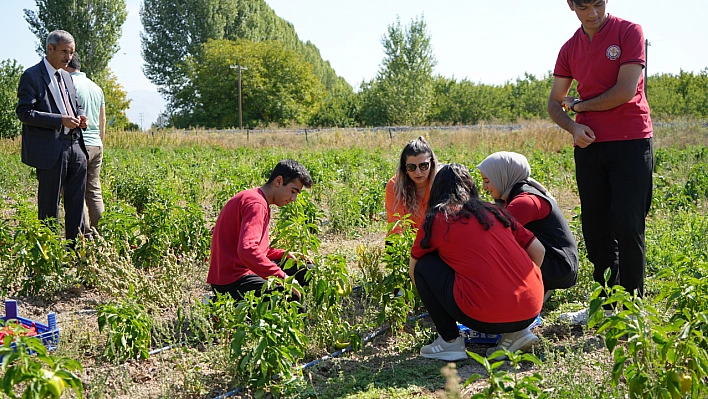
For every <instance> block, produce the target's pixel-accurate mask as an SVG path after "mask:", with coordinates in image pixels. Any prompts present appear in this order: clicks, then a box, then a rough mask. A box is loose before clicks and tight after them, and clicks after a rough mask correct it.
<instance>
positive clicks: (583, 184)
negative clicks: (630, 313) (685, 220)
mask: <svg viewBox="0 0 708 399" xmlns="http://www.w3.org/2000/svg"><path fill="white" fill-rule="evenodd" d="M653 169H654V148H653V145H652V140H651V139H642V140H627V141H613V142H605V143H594V144H591V145H589V146H588V147H586V148H580V147H575V173H576V179H577V182H578V193H579V194H580V206H581V211H582V223H583V237H584V239H585V245H586V247H587V251H588V259H589V260H590V262H592V264H593V266H594V269H595V270H594V272H593V278H594V279H595V281H597V282H598V283H600V284H602V285H605V284H607V285H609V286H614V285H621V286H622V287H624V288H625V289H626V290H627V291H628V292H636V293H637V294H638V295H643V294H644V274H645V268H646V248H645V239H644V238H645V237H644V232H645V219H646V216H647V214H648V213H649V208H650V206H651V197H652V171H653ZM607 269H610V279H609V280H608V281H605V277H604V273H605V271H606V270H607Z"/></svg>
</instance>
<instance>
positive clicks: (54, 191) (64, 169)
mask: <svg viewBox="0 0 708 399" xmlns="http://www.w3.org/2000/svg"><path fill="white" fill-rule="evenodd" d="M62 144H63V147H62V150H61V153H60V155H59V159H58V160H57V163H56V164H55V165H54V166H53V167H52V168H50V169H37V180H39V188H38V190H37V202H38V208H39V219H40V220H44V219H46V218H50V217H51V218H54V219H56V220H57V221H58V220H59V197H60V193H61V190H62V188H63V189H64V218H65V219H64V228H65V234H66V238H67V239H69V240H74V239H76V236H77V235H78V234H79V233H80V232H83V231H84V226H83V216H84V196H85V194H86V154H84V152H83V151H82V150H81V146H80V145H79V141H78V140H71V139H62Z"/></svg>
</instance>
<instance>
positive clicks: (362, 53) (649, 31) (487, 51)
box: [0, 0, 708, 128]
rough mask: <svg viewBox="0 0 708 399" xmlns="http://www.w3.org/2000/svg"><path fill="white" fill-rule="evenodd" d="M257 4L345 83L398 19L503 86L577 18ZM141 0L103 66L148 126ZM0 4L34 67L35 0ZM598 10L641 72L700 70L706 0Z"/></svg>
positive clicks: (372, 3) (150, 94) (369, 2)
mask: <svg viewBox="0 0 708 399" xmlns="http://www.w3.org/2000/svg"><path fill="white" fill-rule="evenodd" d="M266 2H267V3H268V5H269V6H270V7H271V8H273V10H275V13H276V14H277V15H278V16H280V17H282V18H284V19H285V20H287V21H290V22H291V23H292V24H293V25H294V26H295V30H296V32H297V33H298V35H299V37H300V39H301V40H303V41H307V40H309V41H311V42H312V43H313V44H315V45H316V46H317V47H318V48H319V49H320V52H321V55H322V57H323V58H324V59H325V60H328V61H329V62H330V64H331V65H332V67H333V68H334V70H335V71H336V72H337V74H338V75H340V76H342V77H344V78H345V79H346V80H347V82H349V84H351V85H352V86H353V87H354V88H357V87H358V86H359V85H360V84H361V82H362V81H368V80H370V79H372V78H374V77H375V76H376V73H377V71H378V69H379V66H380V64H381V60H382V59H383V56H384V54H383V46H382V45H381V38H382V37H383V36H384V35H385V34H386V30H387V27H388V26H389V25H391V24H393V23H395V22H396V18H397V17H400V20H401V23H402V24H404V25H407V24H410V22H411V20H412V19H414V18H420V17H422V18H424V20H425V22H426V23H427V26H428V33H429V34H430V36H431V42H432V46H433V53H434V54H435V57H436V59H437V66H436V68H435V73H436V74H440V75H443V76H446V77H455V78H456V79H463V78H466V79H469V80H471V81H473V82H477V83H486V84H503V83H504V82H506V81H513V80H515V79H516V78H517V77H523V75H524V73H530V74H534V75H536V76H543V75H545V74H547V73H548V72H549V71H551V70H552V69H553V66H554V64H555V60H556V56H557V55H558V50H559V49H560V47H561V46H562V45H563V43H564V42H565V41H566V40H568V39H569V38H570V36H572V34H573V33H574V32H575V30H576V29H577V28H578V27H579V26H580V22H579V21H578V19H577V18H576V16H575V14H574V13H573V12H572V11H570V9H569V7H568V5H567V4H566V2H565V1H563V0H536V1H517V0H505V1H481V0H455V1H453V0H437V1H430V0H356V1H353V0H266ZM141 3H142V1H141V0H126V4H127V7H128V18H127V20H126V23H125V25H124V26H123V36H122V37H121V40H120V42H119V46H120V49H119V50H118V51H117V53H116V54H115V56H114V58H113V59H112V61H111V62H110V64H109V67H110V68H111V69H112V71H113V72H114V73H115V74H116V76H117V77H118V81H119V82H120V83H121V84H122V85H123V86H124V88H125V89H126V90H127V91H128V97H129V98H132V99H133V103H132V104H131V108H130V110H129V111H128V117H129V118H130V119H131V120H132V121H133V122H135V123H138V124H139V122H140V114H142V116H143V118H142V120H143V125H144V127H145V128H147V127H149V125H150V122H153V121H155V120H156V119H157V116H158V114H159V112H160V111H162V109H163V108H164V101H163V100H162V99H161V98H160V96H159V95H158V94H157V88H156V87H155V86H154V85H153V84H152V83H151V82H150V81H149V80H148V79H147V78H145V76H144V75H143V73H142V64H143V60H142V56H141V54H140V36H139V35H140V32H141V30H142V25H141V24H140V17H139V14H138V13H139V10H140V5H141ZM638 5H639V6H638ZM0 6H2V9H3V11H4V14H5V17H4V18H3V26H4V27H5V30H4V31H5V39H4V40H1V41H0V54H1V55H0V60H4V59H8V58H9V59H15V60H17V61H18V62H19V63H20V64H21V65H22V66H24V67H25V68H26V67H29V66H32V65H34V64H35V63H37V62H38V61H39V56H38V55H37V53H36V52H35V42H36V41H37V39H36V38H35V36H34V35H33V34H32V33H31V32H30V30H29V28H28V25H27V22H26V21H25V19H24V14H23V11H22V10H23V9H34V10H36V5H35V2H34V0H0ZM607 10H608V12H609V13H610V14H613V15H616V16H618V17H620V18H623V19H627V20H630V21H632V22H636V23H638V24H640V25H642V28H643V30H644V35H645V37H646V38H647V39H648V40H649V42H650V43H651V46H650V47H649V51H648V57H647V70H648V72H649V74H650V75H653V74H656V73H673V74H677V73H679V72H680V70H684V71H689V72H696V73H697V72H700V71H701V70H703V69H705V68H708V23H706V21H705V20H706V18H707V17H708V0H674V1H671V2H669V1H666V0H642V1H628V0H612V1H609V0H608V2H607ZM78 45H79V47H80V43H79V44H78ZM78 50H79V51H80V48H79V49H78Z"/></svg>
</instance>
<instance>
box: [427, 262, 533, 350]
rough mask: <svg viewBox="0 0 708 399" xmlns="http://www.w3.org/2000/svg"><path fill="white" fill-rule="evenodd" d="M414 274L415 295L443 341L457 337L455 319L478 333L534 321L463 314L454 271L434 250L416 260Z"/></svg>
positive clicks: (520, 326)
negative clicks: (492, 319) (484, 318)
mask: <svg viewBox="0 0 708 399" xmlns="http://www.w3.org/2000/svg"><path fill="white" fill-rule="evenodd" d="M414 276H415V285H416V287H417V289H418V295H420V299H421V300H422V301H423V304H424V305H425V307H426V309H428V313H429V314H430V318H431V319H433V323H435V327H436V328H437V329H438V334H440V336H441V337H443V339H444V340H446V341H450V340H452V339H455V338H457V337H459V336H460V331H459V329H458V327H457V323H456V322H460V323H462V324H464V325H465V326H466V327H469V328H471V329H473V330H475V331H478V332H482V333H486V334H501V333H510V332H515V331H520V330H523V329H524V328H526V327H528V326H530V325H531V323H533V321H534V320H536V317H535V316H534V317H532V318H531V319H529V320H522V321H518V322H511V323H485V322H483V321H479V320H475V319H472V318H470V317H469V316H467V315H466V314H465V313H464V312H463V311H462V310H460V308H459V307H458V306H457V302H455V294H454V292H453V287H454V285H455V271H454V270H453V269H452V268H451V267H450V266H448V265H447V264H446V263H445V262H443V260H442V259H440V256H439V255H438V253H437V252H433V253H430V254H427V255H425V256H424V257H422V258H421V259H420V260H419V261H418V263H417V264H416V266H415V274H414ZM472 294H473V295H474V293H472ZM500 311H503V309H500Z"/></svg>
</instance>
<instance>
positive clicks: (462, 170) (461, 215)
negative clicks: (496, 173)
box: [420, 163, 513, 249]
mask: <svg viewBox="0 0 708 399" xmlns="http://www.w3.org/2000/svg"><path fill="white" fill-rule="evenodd" d="M438 213H442V214H443V215H444V216H445V219H446V220H447V221H448V224H449V223H450V222H455V221H458V220H459V221H460V222H462V223H467V219H469V218H470V217H472V216H474V217H475V219H477V221H478V222H479V223H480V224H481V225H482V226H484V229H485V230H489V228H490V227H492V225H493V224H494V219H496V220H498V221H499V222H500V223H501V224H502V225H504V227H512V228H513V223H512V222H511V216H509V214H508V213H507V212H506V211H505V210H504V209H503V208H500V207H498V206H497V205H494V204H490V203H488V202H485V201H483V200H482V199H481V198H480V196H479V190H477V185H476V184H475V182H474V180H473V179H472V176H471V175H470V171H469V170H468V169H467V167H466V166H464V165H460V164H455V163H454V164H449V165H444V166H443V167H442V168H440V170H439V171H438V173H437V175H436V176H435V180H434V181H433V187H431V189H430V198H429V199H428V211H427V212H426V214H425V222H424V223H423V231H424V232H425V236H424V237H423V239H422V240H421V241H420V247H421V248H423V249H427V248H430V238H431V235H432V234H431V233H432V227H433V221H434V220H435V216H436V215H437V214H438ZM492 215H493V216H494V218H492V217H491V216H492Z"/></svg>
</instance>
